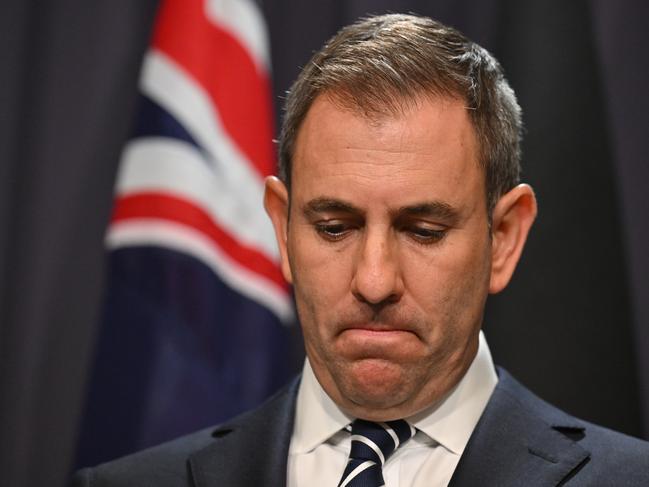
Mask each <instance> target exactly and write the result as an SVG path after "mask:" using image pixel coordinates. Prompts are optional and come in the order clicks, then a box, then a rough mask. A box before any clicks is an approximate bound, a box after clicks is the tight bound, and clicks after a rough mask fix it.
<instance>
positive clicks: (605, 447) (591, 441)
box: [579, 421, 649, 485]
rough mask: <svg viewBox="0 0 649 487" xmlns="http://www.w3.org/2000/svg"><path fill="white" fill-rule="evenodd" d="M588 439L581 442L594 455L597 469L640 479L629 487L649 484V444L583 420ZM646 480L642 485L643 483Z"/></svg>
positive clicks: (585, 438)
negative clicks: (599, 467)
mask: <svg viewBox="0 0 649 487" xmlns="http://www.w3.org/2000/svg"><path fill="white" fill-rule="evenodd" d="M582 423H583V424H584V437H583V439H581V440H580V441H579V443H580V444H581V445H582V446H583V447H584V448H585V449H587V450H588V451H589V452H590V454H591V462H592V464H593V468H596V466H597V465H601V466H602V467H603V468H602V469H601V470H602V472H604V469H605V470H606V471H608V472H609V473H610V472H611V471H614V472H618V473H620V474H621V475H622V476H621V478H624V477H625V476H629V477H631V478H635V479H637V482H636V483H631V482H628V483H627V484H626V485H649V442H647V441H644V440H641V439H638V438H634V437H632V436H628V435H625V434H623V433H619V432H617V431H613V430H610V429H608V428H604V427H602V426H598V425H596V424H592V423H588V422H586V421H582ZM640 480H642V483H640Z"/></svg>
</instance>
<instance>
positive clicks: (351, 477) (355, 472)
mask: <svg viewBox="0 0 649 487" xmlns="http://www.w3.org/2000/svg"><path fill="white" fill-rule="evenodd" d="M372 465H376V463H374V462H371V461H370V460H367V461H365V462H363V463H361V464H360V465H359V466H358V467H356V468H355V469H354V470H352V471H351V472H349V475H348V476H347V478H346V479H345V481H344V482H343V483H342V484H340V486H339V487H345V486H346V485H347V484H348V483H350V482H351V481H352V480H354V477H356V476H358V474H360V473H361V472H363V471H365V470H367V469H368V468H370V467H371V466H372Z"/></svg>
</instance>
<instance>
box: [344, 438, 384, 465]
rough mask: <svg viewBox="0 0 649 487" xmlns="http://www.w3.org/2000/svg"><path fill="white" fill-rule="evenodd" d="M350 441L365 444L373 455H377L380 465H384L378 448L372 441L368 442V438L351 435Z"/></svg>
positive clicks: (381, 453)
mask: <svg viewBox="0 0 649 487" xmlns="http://www.w3.org/2000/svg"><path fill="white" fill-rule="evenodd" d="M351 439H352V441H360V442H361V443H364V444H366V445H367V446H368V447H370V448H371V449H372V450H373V451H374V453H376V454H377V455H378V457H379V459H380V460H381V465H383V464H384V463H385V457H384V456H383V452H382V451H381V449H380V448H379V447H378V445H377V444H376V443H374V442H373V441H372V440H370V439H369V438H368V437H366V436H363V435H352V436H351Z"/></svg>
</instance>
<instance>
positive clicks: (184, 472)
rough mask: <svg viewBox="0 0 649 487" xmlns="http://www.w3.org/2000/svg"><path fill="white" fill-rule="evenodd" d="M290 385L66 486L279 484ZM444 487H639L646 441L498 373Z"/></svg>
mask: <svg viewBox="0 0 649 487" xmlns="http://www.w3.org/2000/svg"><path fill="white" fill-rule="evenodd" d="M297 388H298V380H296V381H294V382H293V383H292V384H291V385H290V386H289V387H288V388H287V389H285V390H284V391H282V392H281V393H279V394H278V395H276V396H275V397H273V398H272V399H270V400H269V401H268V402H266V403H265V404H264V405H263V406H261V407H260V408H258V409H256V410H254V411H252V412H249V413H246V414H244V415H242V416H239V417H238V418H235V419H234V420H232V421H231V422H229V423H227V424H223V425H221V426H219V427H217V428H216V429H215V428H210V429H206V430H203V431H199V432H197V433H194V434H192V435H189V436H186V437H183V438H180V439H177V440H174V441H172V442H169V443H165V444H163V445H161V446H158V447H155V448H151V449H149V450H145V451H142V452H140V453H136V454H134V455H131V456H128V457H125V458H122V459H119V460H115V461H113V462H110V463H106V464H104V465H100V466H98V467H95V468H92V469H85V470H82V471H80V472H78V473H77V474H76V475H75V477H74V479H73V481H72V486H74V487H80V486H93V487H127V486H128V487H136V486H137V487H147V486H151V487H172V486H173V487H181V486H182V487H185V486H192V487H248V486H256V487H257V486H264V487H284V486H285V485H286V461H287V455H288V447H289V442H290V439H291V434H292V430H293V416H294V410H295V398H296V394H297ZM449 485H451V486H453V487H476V486H479V487H482V486H485V487H488V486H498V487H507V486H517V487H520V486H524V487H534V486H557V485H565V486H624V487H633V486H637V487H640V486H642V487H647V486H649V443H647V442H644V441H641V440H637V439H635V438H631V437H628V436H625V435H622V434H620V433H616V432H613V431H610V430H607V429H605V428H602V427H600V426H595V425H593V424H590V423H587V422H584V421H581V420H579V419H577V418H574V417H572V416H569V415H568V414H566V413H564V412H562V411H560V410H559V409H557V408H555V407H553V406H551V405H549V404H548V403H546V402H544V401H542V400H541V399H539V398H538V397H536V396H535V395H534V394H532V393H531V392H530V391H529V390H527V389H526V388H525V387H523V386H522V385H521V384H519V383H518V382H517V381H516V380H514V379H513V378H512V377H511V376H510V375H509V374H508V373H507V372H505V371H504V370H502V369H499V382H498V385H497V386H496V389H495V390H494V392H493V394H492V396H491V399H490V400H489V403H488V404H487V407H486V409H485V411H484V413H483V415H482V417H481V419H480V421H479V422H478V425H477V427H476V429H475V431H474V432H473V434H472V436H471V439H470V440H469V444H468V445H467V448H466V450H465V451H464V454H463V455H462V458H461V459H460V462H459V464H458V466H457V469H456V470H455V473H454V474H453V478H452V479H451V483H450V484H449Z"/></svg>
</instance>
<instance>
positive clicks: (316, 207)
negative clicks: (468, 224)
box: [304, 197, 460, 224]
mask: <svg viewBox="0 0 649 487" xmlns="http://www.w3.org/2000/svg"><path fill="white" fill-rule="evenodd" d="M304 213H305V214H306V215H307V216H312V215H314V214H318V213H351V214H357V215H363V214H364V213H365V212H364V211H363V210H361V209H360V208H358V207H356V206H354V205H352V204H351V203H347V202H345V201H342V200H338V199H334V198H327V197H322V198H316V199H314V200H311V201H309V202H308V203H307V204H306V205H305V206H304ZM391 213H392V217H393V218H398V217H403V216H411V217H432V218H438V219H442V220H445V221H448V222H449V223H451V224H452V223H455V222H457V221H458V220H459V218H460V214H459V212H458V211H457V209H456V208H454V207H453V206H451V205H449V204H448V203H444V202H443V201H427V202H424V203H418V204H415V205H409V206H402V207H400V208H398V209H397V210H396V211H393V212H391Z"/></svg>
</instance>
